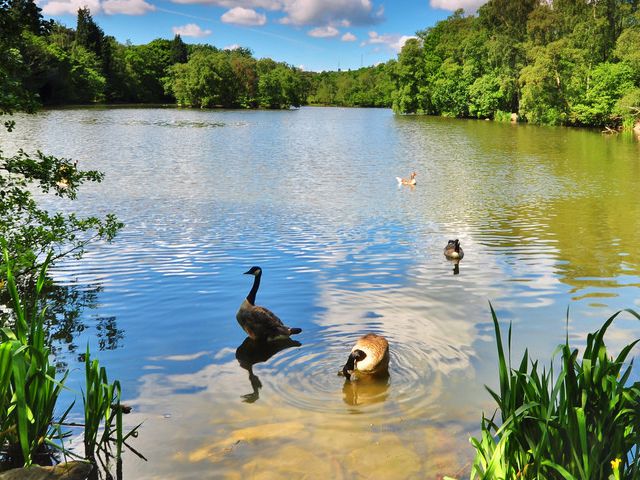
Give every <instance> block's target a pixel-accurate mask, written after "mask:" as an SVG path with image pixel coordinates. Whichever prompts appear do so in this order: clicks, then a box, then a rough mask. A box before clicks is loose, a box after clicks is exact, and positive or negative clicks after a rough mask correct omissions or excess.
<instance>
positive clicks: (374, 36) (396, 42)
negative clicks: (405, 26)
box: [360, 31, 416, 52]
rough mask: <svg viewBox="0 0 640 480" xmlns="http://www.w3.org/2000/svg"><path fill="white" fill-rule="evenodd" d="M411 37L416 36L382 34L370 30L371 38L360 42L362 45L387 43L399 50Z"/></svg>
mask: <svg viewBox="0 0 640 480" xmlns="http://www.w3.org/2000/svg"><path fill="white" fill-rule="evenodd" d="M410 38H416V37H415V36H413V35H392V34H389V35H380V34H378V33H377V32H373V31H371V32H369V39H368V40H366V41H364V42H362V43H361V44H360V46H361V47H364V46H365V45H386V46H387V47H389V48H390V49H391V50H393V51H395V52H399V51H400V50H402V47H403V46H404V44H405V42H406V41H407V40H409V39H410Z"/></svg>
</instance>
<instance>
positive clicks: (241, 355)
mask: <svg viewBox="0 0 640 480" xmlns="http://www.w3.org/2000/svg"><path fill="white" fill-rule="evenodd" d="M300 345H302V344H301V343H300V342H298V341H296V340H292V339H291V338H288V337H286V338H280V339H277V340H272V341H260V340H253V339H252V338H250V337H247V338H245V339H244V342H242V343H241V344H240V346H239V347H238V348H237V349H236V359H237V360H238V363H239V364H240V366H241V367H242V368H244V369H245V370H246V371H247V372H249V381H250V382H251V387H252V388H253V392H251V393H248V394H246V395H242V398H243V400H242V401H243V402H247V403H253V402H255V401H256V400H258V398H260V391H259V390H260V389H261V388H262V382H260V379H259V378H258V376H257V375H256V374H254V373H253V366H254V365H255V364H256V363H262V362H266V361H267V360H269V359H270V358H271V357H273V356H274V355H275V354H276V353H278V352H281V351H282V350H285V349H287V348H290V347H299V346H300Z"/></svg>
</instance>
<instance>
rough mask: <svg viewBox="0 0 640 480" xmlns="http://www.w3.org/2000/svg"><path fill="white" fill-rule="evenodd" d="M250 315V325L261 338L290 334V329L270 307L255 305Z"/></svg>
mask: <svg viewBox="0 0 640 480" xmlns="http://www.w3.org/2000/svg"><path fill="white" fill-rule="evenodd" d="M250 317H251V318H250V319H249V321H248V323H249V326H250V328H251V329H252V330H253V331H254V332H255V334H256V336H258V337H260V338H269V337H276V336H279V335H289V334H290V331H289V329H288V328H287V327H286V326H285V325H284V324H283V323H282V320H280V319H279V318H278V316H277V315H276V314H275V313H273V312H272V311H271V310H269V309H268V308H265V307H259V306H255V307H253V308H252V309H251V315H250Z"/></svg>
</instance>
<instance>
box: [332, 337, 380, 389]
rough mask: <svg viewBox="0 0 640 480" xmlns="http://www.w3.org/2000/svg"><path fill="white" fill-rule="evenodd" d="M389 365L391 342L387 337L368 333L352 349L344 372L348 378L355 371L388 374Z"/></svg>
mask: <svg viewBox="0 0 640 480" xmlns="http://www.w3.org/2000/svg"><path fill="white" fill-rule="evenodd" d="M388 367H389V342H387V339H386V338H384V337H382V336H380V335H376V334H375V333H367V334H366V335H364V336H362V337H360V338H359V339H358V341H357V342H356V344H355V345H354V346H353V348H352V349H351V354H350V355H349V358H348V360H347V363H346V364H345V365H344V367H343V368H342V374H343V375H344V376H345V377H346V378H347V379H348V380H350V379H351V375H352V374H353V373H354V372H360V373H366V374H374V375H375V374H386V373H387V369H388Z"/></svg>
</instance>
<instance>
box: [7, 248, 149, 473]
mask: <svg viewBox="0 0 640 480" xmlns="http://www.w3.org/2000/svg"><path fill="white" fill-rule="evenodd" d="M3 256H4V263H5V267H6V275H7V282H6V287H7V289H8V290H9V294H10V296H11V299H12V300H13V304H12V307H13V308H12V311H13V322H12V326H11V327H9V326H3V327H2V328H1V329H0V458H3V457H4V459H10V460H12V463H14V464H16V463H17V464H23V465H25V466H28V465H31V464H32V463H34V462H35V461H36V460H35V457H36V456H37V455H40V454H42V455H44V456H49V457H50V456H51V453H52V452H53V451H55V450H58V451H62V452H63V453H64V454H65V455H66V454H72V453H71V452H69V451H68V450H67V449H66V448H65V447H64V443H63V442H64V439H65V438H67V437H69V436H70V435H71V432H70V431H63V428H67V427H69V426H80V427H84V444H85V456H86V458H89V459H91V460H92V461H95V459H96V457H97V456H96V452H97V451H98V450H99V451H101V452H104V453H105V454H106V456H107V457H111V456H113V455H112V454H111V448H112V446H115V448H116V454H115V457H116V459H117V460H119V459H120V456H121V453H122V446H123V445H126V444H125V441H126V439H127V438H128V437H130V436H132V435H136V432H137V428H138V427H135V428H134V429H133V430H131V431H130V432H128V433H127V434H126V435H124V434H123V426H122V414H123V412H125V411H126V410H127V407H124V406H122V405H121V404H120V396H121V389H120V383H119V382H118V381H115V382H113V383H111V384H109V382H108V379H107V373H106V370H105V368H104V367H101V366H100V364H99V362H98V361H97V360H93V361H92V360H91V356H90V352H89V347H87V352H86V358H85V371H86V393H83V405H84V417H85V424H84V425H77V424H70V423H66V418H67V416H68V414H69V412H70V411H71V409H72V408H73V405H74V403H72V404H71V405H70V406H69V407H68V408H67V409H66V410H65V411H64V412H63V413H62V415H60V416H59V417H57V418H56V416H55V411H56V404H57V402H58V399H59V396H60V393H61V391H62V389H63V388H65V386H64V384H65V381H66V379H67V377H68V375H69V371H68V370H67V371H65V372H64V373H63V374H62V376H61V377H60V378H56V366H55V365H52V364H51V363H50V360H49V359H50V353H51V352H50V349H49V347H48V345H47V343H46V335H45V329H44V317H45V309H46V307H45V309H40V310H39V309H38V305H39V302H38V299H39V297H40V294H41V292H42V288H43V286H44V283H45V279H46V271H47V267H48V265H49V262H50V260H51V254H50V255H49V256H48V257H47V258H46V260H45V262H44V264H43V266H42V267H41V269H40V272H39V276H38V279H37V281H36V283H35V286H34V291H33V292H32V293H33V294H32V295H31V296H30V301H23V299H21V296H20V294H19V293H18V289H17V286H16V281H15V277H14V275H13V271H12V268H11V262H10V260H9V253H8V251H7V249H6V248H3Z"/></svg>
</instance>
